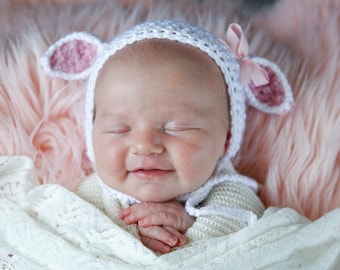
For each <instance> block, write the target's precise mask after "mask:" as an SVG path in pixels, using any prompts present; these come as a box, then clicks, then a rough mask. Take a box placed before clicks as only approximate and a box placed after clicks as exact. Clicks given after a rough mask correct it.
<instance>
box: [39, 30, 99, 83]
mask: <svg viewBox="0 0 340 270" xmlns="http://www.w3.org/2000/svg"><path fill="white" fill-rule="evenodd" d="M103 47H104V45H103V43H102V42H101V41H100V40H99V39H97V38H96V37H94V36H92V35H90V34H88V33H85V32H75V33H72V34H70V35H67V36H65V37H63V38H61V39H60V40H58V41H57V42H56V43H54V44H53V45H51V46H50V47H49V48H48V50H47V51H46V53H45V54H44V55H43V56H42V57H41V59H40V63H41V66H42V68H43V70H44V72H45V73H46V74H48V75H50V76H52V77H58V78H62V79H66V80H79V79H85V78H87V77H88V75H89V72H90V70H91V68H92V66H93V64H94V62H95V61H96V59H97V57H98V54H99V53H100V52H101V50H102V49H103Z"/></svg>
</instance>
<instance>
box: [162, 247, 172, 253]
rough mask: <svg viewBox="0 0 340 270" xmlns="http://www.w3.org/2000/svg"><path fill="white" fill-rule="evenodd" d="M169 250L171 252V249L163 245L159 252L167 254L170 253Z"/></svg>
mask: <svg viewBox="0 0 340 270" xmlns="http://www.w3.org/2000/svg"><path fill="white" fill-rule="evenodd" d="M170 250H171V247H169V246H166V245H164V246H163V247H162V251H161V252H162V253H168V252H170Z"/></svg>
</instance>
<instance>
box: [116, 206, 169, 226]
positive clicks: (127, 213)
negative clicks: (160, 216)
mask: <svg viewBox="0 0 340 270" xmlns="http://www.w3.org/2000/svg"><path fill="white" fill-rule="evenodd" d="M165 210H166V206H165V205H162V204H159V203H149V202H142V203H136V204H134V205H132V206H130V207H127V208H124V209H121V210H120V211H119V212H118V215H119V217H120V218H121V219H122V220H124V222H126V223H127V224H133V223H136V222H137V221H138V220H140V219H142V218H144V217H146V216H148V215H151V214H155V213H157V212H159V211H165Z"/></svg>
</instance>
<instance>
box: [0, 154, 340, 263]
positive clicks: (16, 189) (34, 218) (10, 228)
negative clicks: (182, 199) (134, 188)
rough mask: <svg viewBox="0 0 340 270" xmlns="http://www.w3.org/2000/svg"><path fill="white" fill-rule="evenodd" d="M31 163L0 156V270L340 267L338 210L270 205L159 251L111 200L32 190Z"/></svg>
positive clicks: (53, 187) (55, 190)
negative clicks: (249, 219) (254, 217)
mask: <svg viewBox="0 0 340 270" xmlns="http://www.w3.org/2000/svg"><path fill="white" fill-rule="evenodd" d="M32 166H33V164H32V161H31V160H30V159H28V158H25V157H11V158H6V157H2V158H0V213H1V215H0V266H1V269H297V268H299V269H339V267H340V244H339V243H340V209H337V210H334V211H332V212H330V213H329V214H327V215H325V216H324V217H322V218H321V219H319V220H317V221H315V222H310V221H309V220H307V219H306V218H304V217H302V216H300V215H299V214H298V213H296V212H295V211H294V210H292V209H274V208H270V209H267V210H266V211H265V213H264V215H263V216H262V218H260V219H259V220H258V221H257V222H256V223H255V224H252V225H249V226H243V229H241V230H239V231H237V232H234V233H232V234H229V235H228V234H224V235H220V236H211V237H210V236H209V235H200V234H198V233H193V234H192V236H191V239H192V241H190V242H189V243H188V244H187V245H186V246H185V247H183V248H180V249H177V250H175V251H172V252H171V253H169V254H165V255H158V254H155V253H154V252H152V251H151V250H149V249H148V248H146V247H145V246H144V245H143V244H142V243H141V242H140V241H139V239H138V234H137V233H136V230H135V228H134V227H133V226H129V227H127V226H125V224H123V223H119V222H118V220H116V219H115V217H114V215H115V212H114V211H112V213H110V209H108V208H107V207H105V205H106V206H108V205H112V206H114V207H122V206H121V205H119V203H118V202H117V201H114V200H112V201H106V200H107V199H108V198H103V199H101V198H100V196H99V197H96V196H94V197H93V200H97V199H98V200H97V203H98V205H100V204H102V206H104V208H101V209H100V207H99V208H97V207H95V206H94V205H93V204H92V203H93V201H92V203H89V202H87V201H85V200H84V199H82V198H81V197H79V196H78V195H76V194H75V193H73V192H70V191H68V190H67V189H65V188H63V187H61V186H58V185H43V186H36V187H33V186H34V181H35V178H34V176H33V175H32V174H31V173H30V172H31V168H32ZM80 193H81V192H80ZM96 198H97V199H96ZM199 219H200V218H198V220H197V221H196V222H199ZM212 223H213V224H214V221H213V222H212ZM212 227H214V226H212ZM190 230H191V231H195V230H196V231H197V232H200V231H202V229H201V228H194V226H193V228H191V229H190ZM190 230H189V232H188V233H190ZM203 231H205V230H203Z"/></svg>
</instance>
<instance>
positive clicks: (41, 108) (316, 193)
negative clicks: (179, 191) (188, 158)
mask: <svg viewBox="0 0 340 270" xmlns="http://www.w3.org/2000/svg"><path fill="white" fill-rule="evenodd" d="M65 2H66V1H62V0H59V1H57V0H55V1H51V0H50V1H47V0H46V1H33V0H30V1H27V0H26V1H24V0H21V1H18V0H17V1H16V0H13V1H9V0H0V59H1V60H0V154H1V155H28V156H30V157H32V158H33V159H34V163H35V168H36V173H37V175H38V176H39V179H40V181H41V183H60V184H62V185H64V186H66V187H68V188H70V189H73V188H74V187H75V185H76V184H77V183H79V182H80V181H82V179H83V178H84V176H86V175H87V174H89V173H90V172H91V171H92V170H93V169H92V167H91V164H90V163H89V161H88V159H87V157H86V154H85V142H84V132H83V122H84V113H83V109H84V108H83V107H84V94H85V92H84V91H85V87H84V85H85V82H84V81H80V82H66V81H63V80H60V79H50V78H48V77H47V76H46V75H44V74H43V73H42V71H41V69H40V67H39V63H38V60H39V57H40V56H41V55H42V54H43V52H44V51H45V50H46V49H47V47H48V46H49V45H50V44H52V43H53V42H55V41H56V40H58V39H59V38H61V37H62V36H64V35H66V34H68V33H70V32H72V31H83V30H84V31H89V32H91V33H93V34H95V35H97V36H98V37H100V38H102V39H103V40H110V39H112V38H113V37H114V36H115V35H116V34H117V33H118V32H121V31H123V30H125V29H127V28H129V27H130V26H132V25H134V24H136V23H138V22H141V21H144V20H152V19H164V18H177V19H185V20H187V21H190V22H192V23H195V24H198V25H201V26H203V27H204V28H207V29H208V30H210V31H212V32H213V33H215V34H216V35H218V36H220V37H223V36H224V34H225V32H226V29H227V25H228V24H229V23H230V22H232V21H236V22H238V23H240V24H241V25H242V27H243V28H244V29H245V32H246V33H247V36H248V38H249V41H250V47H251V52H252V53H253V54H255V55H258V56H264V57H266V58H268V59H271V60H273V61H275V62H276V63H277V64H278V65H279V66H280V67H281V68H282V70H283V71H284V72H285V73H286V74H287V76H288V79H289V81H290V83H291V85H292V88H293V91H294V96H295V100H296V106H295V107H294V109H293V111H292V112H291V113H289V114H288V115H286V116H284V117H281V116H267V115H264V114H261V113H259V112H257V111H255V110H252V109H249V110H248V118H247V131H246V135H245V140H244V144H243V147H242V149H241V151H240V152H239V155H238V156H237V159H236V160H235V163H236V164H237V168H238V170H239V171H240V172H241V173H243V174H245V175H249V176H251V177H253V178H255V179H256V180H257V181H259V182H260V183H261V184H262V185H263V188H262V191H261V194H260V196H261V198H262V200H263V202H264V203H265V204H266V205H267V206H279V207H292V208H294V209H296V210H297V211H299V212H300V213H302V214H304V215H306V216H307V217H309V218H311V219H316V218H318V217H320V216H321V215H323V214H324V213H326V212H328V211H329V210H331V209H334V208H337V207H340V152H339V149H340V91H339V90H340V89H339V87H340V56H339V44H340V40H339V39H340V2H339V1H338V0H326V1H320V0H299V1H291V0H277V1H267V2H271V5H270V6H268V7H266V8H263V9H256V8H254V7H249V8H246V7H244V6H243V7H244V9H241V6H240V5H239V4H236V2H237V1H231V0H230V1H226V0H224V1H223V0H206V1H197V0H186V1H182V0H172V1H166V0H158V1H153V0H145V1H136V2H137V3H136V4H135V3H134V1H127V0H121V1H119V0H116V1H113V0H97V1H95V0H93V1H90V0H88V1H87V2H86V1H85V0H74V1H68V3H67V4H66V3H65Z"/></svg>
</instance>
